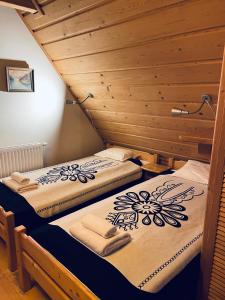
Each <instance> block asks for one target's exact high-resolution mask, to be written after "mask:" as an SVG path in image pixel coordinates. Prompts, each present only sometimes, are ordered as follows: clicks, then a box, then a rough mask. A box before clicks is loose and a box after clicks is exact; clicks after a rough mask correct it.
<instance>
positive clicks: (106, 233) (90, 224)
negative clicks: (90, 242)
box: [81, 214, 116, 239]
mask: <svg viewBox="0 0 225 300" xmlns="http://www.w3.org/2000/svg"><path fill="white" fill-rule="evenodd" d="M81 223H82V225H83V226H84V227H85V228H87V229H89V230H91V231H94V232H95V233H97V234H99V235H101V236H102V237H104V238H105V239H108V238H110V237H112V236H113V235H114V234H115V232H116V226H113V225H112V224H110V223H109V222H107V221H106V220H105V219H103V218H100V217H98V216H95V215H92V214H88V215H86V216H85V217H83V218H82V219H81Z"/></svg>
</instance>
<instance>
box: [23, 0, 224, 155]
mask: <svg viewBox="0 0 225 300" xmlns="http://www.w3.org/2000/svg"><path fill="white" fill-rule="evenodd" d="M40 1H42V0H40ZM43 1H44V0H43ZM224 4H225V1H224V0H190V1H182V0H141V1H139V0H105V1H104V0H82V1H81V0H79V1H72V0H54V1H50V2H49V3H48V2H46V3H45V2H44V3H43V4H42V7H43V10H44V12H45V15H44V16H42V17H38V18H37V16H36V17H35V16H32V15H31V14H30V15H26V16H24V17H23V20H24V22H25V24H26V25H27V26H28V27H29V29H31V30H32V31H33V34H34V37H35V38H36V39H37V41H38V42H39V43H40V45H41V46H42V47H43V50H44V51H45V52H46V53H47V54H48V56H49V57H50V58H51V60H53V63H54V65H55V67H56V69H57V71H58V72H59V73H60V74H61V75H62V78H63V79H64V80H65V82H66V83H67V85H68V86H69V87H70V89H71V91H72V92H73V94H74V95H76V96H77V97H79V98H80V99H82V98H83V97H85V96H86V95H87V93H88V92H90V93H92V94H93V95H94V99H88V100H87V101H86V102H85V103H84V106H83V107H84V108H85V109H86V110H87V113H88V114H89V116H90V117H91V118H92V120H93V124H94V125H95V126H96V127H97V129H98V130H99V132H100V133H101V134H102V136H103V137H104V139H105V140H106V141H112V140H113V141H114V142H115V141H117V142H118V143H120V144H123V145H129V146H131V147H132V146H136V147H139V148H142V149H144V148H145V149H144V150H147V149H149V150H152V151H156V152H157V151H158V152H160V153H165V154H168V153H170V154H175V155H179V157H182V155H183V157H185V158H187V157H188V153H189V156H190V157H192V158H198V159H204V160H205V159H206V156H207V154H202V153H199V152H198V151H199V149H200V148H199V147H198V145H197V143H194V142H184V141H181V140H180V139H179V137H180V136H181V135H182V136H190V135H191V136H193V137H194V138H195V139H194V140H196V139H197V140H198V139H199V140H200V138H205V139H212V132H213V125H214V121H213V119H214V115H213V114H212V112H211V110H210V109H209V108H208V107H207V106H205V107H204V109H203V110H202V111H201V113H200V114H196V115H191V116H188V117H187V118H185V117H174V118H172V117H171V116H170V111H171V108H173V107H178V108H183V109H190V110H195V109H196V108H197V107H198V105H199V104H200V103H201V95H202V94H210V95H211V96H212V98H213V104H214V105H216V103H217V96H218V86H219V77H220V70H221V62H222V56H223V55H222V54H223V47H224V43H225V18H224V15H225V5H224ZM215 108H216V107H215ZM135 125H136V127H135ZM164 129H166V130H165V131H164V133H163V130H164ZM116 137H117V138H116ZM123 138H124V140H122V139H123ZM154 139H155V140H157V142H156V141H155V140H154ZM168 141H169V146H168ZM145 142H146V143H145ZM208 159H209V155H208Z"/></svg>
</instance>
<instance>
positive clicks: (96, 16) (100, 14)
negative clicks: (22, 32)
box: [31, 0, 182, 44]
mask: <svg viewBox="0 0 225 300" xmlns="http://www.w3.org/2000/svg"><path fill="white" fill-rule="evenodd" d="M178 2H182V0H163V1H158V0H147V1H146V0H145V1H143V0H142V1H137V0H128V1H124V0H116V1H106V3H105V5H102V6H101V7H98V8H96V9H93V10H88V11H87V12H85V13H83V14H79V15H76V16H74V17H72V18H69V19H66V20H65V21H62V22H60V23H57V24H54V25H52V26H48V27H46V28H44V29H42V30H38V31H37V32H36V37H37V39H38V41H39V42H40V43H41V44H47V43H49V42H52V41H57V40H61V39H65V38H68V37H71V36H75V35H80V34H81V33H86V32H90V31H94V30H99V29H101V28H104V27H108V26H110V25H114V24H118V23H120V22H121V21H125V20H129V19H132V18H134V17H137V16H139V15H140V14H143V13H146V12H150V11H153V10H155V9H157V8H159V7H162V6H165V5H170V4H174V3H178ZM31 25H32V23H31Z"/></svg>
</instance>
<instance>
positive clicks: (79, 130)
mask: <svg viewBox="0 0 225 300" xmlns="http://www.w3.org/2000/svg"><path fill="white" fill-rule="evenodd" d="M66 99H67V100H74V96H73V95H72V94H71V93H70V91H69V90H67V92H66ZM103 148H104V144H103V142H102V139H101V137H100V136H99V134H98V133H97V131H96V130H95V129H94V128H93V126H92V124H91V122H90V121H89V120H88V119H87V116H86V115H85V113H84V112H83V110H82V109H81V107H80V105H77V104H75V105H66V104H65V106H64V111H63V115H62V119H61V124H60V125H59V131H58V133H57V136H56V137H55V141H54V145H53V147H52V148H51V149H50V148H49V149H48V151H50V152H51V156H52V160H53V161H54V163H55V162H57V163H63V162H65V161H70V160H75V159H78V158H81V157H86V156H89V155H92V154H94V153H96V152H98V151H100V150H103Z"/></svg>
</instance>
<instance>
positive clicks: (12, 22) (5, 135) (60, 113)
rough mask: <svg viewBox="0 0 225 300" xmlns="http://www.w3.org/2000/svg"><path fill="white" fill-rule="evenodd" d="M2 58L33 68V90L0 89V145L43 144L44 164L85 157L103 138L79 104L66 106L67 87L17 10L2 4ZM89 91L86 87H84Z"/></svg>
mask: <svg viewBox="0 0 225 300" xmlns="http://www.w3.org/2000/svg"><path fill="white" fill-rule="evenodd" d="M0 59H12V60H22V61H26V62H27V63H28V65H29V67H30V68H33V69H34V78H35V92H34V93H8V92H3V91H0V147H2V146H10V145H18V144H25V143H30V142H47V143H48V148H47V164H54V163H57V162H62V161H66V160H70V159H73V158H78V157H82V156H86V155H89V154H91V153H94V152H95V151H98V150H100V149H101V148H102V141H101V139H100V137H99V136H98V134H97V132H96V131H95V129H94V128H93V127H92V126H91V124H90V122H89V121H88V120H87V118H86V116H85V115H84V113H83V112H82V111H81V109H80V107H79V106H78V105H65V94H66V89H65V85H64V83H63V81H62V80H61V79H60V77H59V76H58V74H57V73H56V71H55V70H54V69H53V67H52V65H51V63H50V62H49V61H48V59H47V58H46V56H45V54H44V53H43V51H42V50H41V49H40V47H39V46H38V44H37V43H36V41H35V40H34V38H33V37H32V35H31V33H30V32H29V31H28V29H27V28H26V27H25V25H24V24H23V22H22V20H21V19H20V17H19V16H18V15H17V13H16V11H14V10H12V9H8V8H3V7H0ZM87 92H88V91H87Z"/></svg>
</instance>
